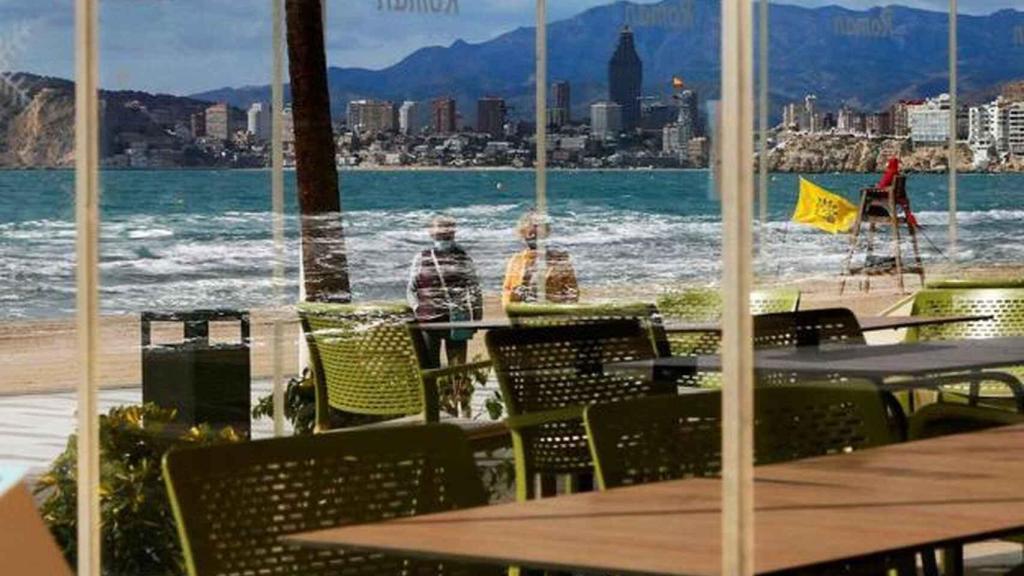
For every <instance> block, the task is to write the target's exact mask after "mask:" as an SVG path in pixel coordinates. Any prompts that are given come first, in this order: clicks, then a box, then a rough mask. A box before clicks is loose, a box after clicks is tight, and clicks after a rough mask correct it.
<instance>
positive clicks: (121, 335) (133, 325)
mask: <svg viewBox="0 0 1024 576" xmlns="http://www.w3.org/2000/svg"><path fill="white" fill-rule="evenodd" d="M952 275H954V274H953V273H952V271H950V270H935V271H932V274H931V276H930V277H932V278H938V277H943V276H952ZM956 275H957V276H959V277H984V278H993V277H1006V278H1010V277H1020V276H1021V275H1024V267H1020V266H1012V267H1011V266H1006V267H986V268H977V269H967V268H964V269H961V270H959V271H958V272H957V273H956ZM759 284H760V285H761V286H770V285H772V284H776V283H772V282H761V283H759ZM779 285H786V286H795V287H797V288H799V289H800V290H801V292H802V294H803V296H802V300H801V307H803V308H825V307H832V306H844V307H847V308H850V309H852V310H853V311H854V312H856V313H857V314H860V315H877V314H879V313H881V312H883V311H884V310H886V309H887V308H889V307H890V306H892V305H893V304H894V303H896V302H898V301H899V300H901V299H902V298H903V297H905V295H904V294H901V293H900V292H899V290H898V289H896V287H895V281H894V279H892V278H878V279H874V280H873V282H872V287H871V291H870V292H863V291H861V290H860V289H859V287H858V286H857V284H856V282H852V283H851V284H850V285H849V286H848V287H847V290H846V293H845V294H844V295H843V296H842V297H840V295H839V280H838V278H835V277H832V278H812V279H805V280H801V281H787V282H784V283H781V284H779ZM906 285H907V290H908V292H912V291H914V290H916V289H917V288H918V280H917V278H916V277H911V276H907V277H906ZM666 289H667V288H666V287H665V286H653V285H651V286H644V287H639V288H635V287H630V288H627V287H622V288H601V289H600V290H587V289H586V287H584V292H583V298H584V300H585V301H607V300H621V301H651V302H653V301H654V299H655V298H656V296H657V294H658V293H659V292H662V291H664V290H666ZM502 316H503V313H502V311H501V306H500V302H499V297H498V295H497V294H489V295H487V297H486V307H485V317H487V318H500V317H502ZM275 321H280V322H281V324H282V328H283V330H282V333H283V338H282V339H281V342H280V346H281V347H282V348H281V355H282V356H281V357H282V358H283V360H284V373H285V375H286V376H293V375H295V374H296V373H297V372H298V342H299V324H298V320H297V318H296V317H295V315H294V312H293V311H291V310H287V309H258V310H253V311H252V313H251V331H252V356H251V358H252V374H253V377H254V378H268V377H270V376H271V375H272V374H273V365H272V358H273V351H274V346H275V343H274V338H273V335H274V322H275ZM100 334H101V338H102V351H101V355H100V377H101V382H102V385H103V386H104V387H128V386H138V385H139V384H140V382H141V380H142V377H141V352H140V328H139V317H138V316H137V315H115V316H105V317H103V319H102V324H101V330H100ZM180 338H181V327H180V325H177V326H175V325H162V326H155V327H154V336H153V341H154V343H166V342H174V341H176V340H178V339H180ZM238 338H239V334H238V328H237V325H224V326H220V325H217V324H215V325H213V327H212V328H211V339H212V340H213V341H215V342H217V341H224V342H231V341H237V340H238ZM76 345H77V344H76V338H75V324H74V319H73V318H66V319H53V320H26V321H10V322H3V323H0V358H2V360H0V367H2V372H0V374H2V376H0V394H25V393H38V392H55V391H68V390H73V389H74V388H75V386H76V382H77V378H78V375H77V367H76V362H75V357H76ZM470 353H471V355H475V354H481V355H483V354H484V353H485V350H484V347H483V339H482V338H481V337H480V336H479V335H478V337H477V338H475V339H474V340H473V342H472V344H471V352H470Z"/></svg>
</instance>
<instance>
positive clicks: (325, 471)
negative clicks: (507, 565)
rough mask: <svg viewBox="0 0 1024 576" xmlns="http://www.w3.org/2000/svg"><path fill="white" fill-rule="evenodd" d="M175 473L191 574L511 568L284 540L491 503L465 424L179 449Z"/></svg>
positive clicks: (335, 574) (172, 482) (174, 495)
mask: <svg viewBox="0 0 1024 576" xmlns="http://www.w3.org/2000/svg"><path fill="white" fill-rule="evenodd" d="M163 470H164V479H165V481H166V484H167V491H168V494H169V495H170V501H171V507H172V509H173V511H174V518H175V520H176V521H177V524H178V534H179V536H180V538H181V543H182V548H183V551H184V556H185V563H186V566H187V570H188V574H189V576H229V575H236V574H302V575H303V576H327V575H330V576H339V575H342V574H437V575H439V576H440V575H442V574H443V575H448V574H453V573H458V574H466V575H467V576H469V575H475V574H494V575H497V574H501V573H503V571H501V570H495V569H492V568H485V567H481V566H464V565H463V566H459V565H453V564H451V563H438V562H428V561H423V560H413V559H408V558H401V557H396V556H391V555H383V554H378V553H370V552H360V551H354V550H353V551H338V550H328V549H314V548H306V547H301V546H297V545H294V544H289V543H286V542H283V541H282V540H281V538H283V537H285V536H289V535H292V534H296V533H300V532H305V531H310V530H323V529H327V528H334V527H339V526H346V525H350V524H360V523H366V522H376V521H381V520H387V519H391V518H399V517H407V516H416V515H420V514H428V513H432V512H443V511H448V510H456V509H463V508H470V507H475V506H482V505H485V504H486V503H487V494H486V492H485V490H484V487H483V485H482V483H481V481H480V478H479V477H478V476H477V470H476V467H475V463H474V461H473V456H472V454H471V452H470V449H469V447H468V445H467V442H466V438H465V436H464V435H463V434H462V433H461V432H460V431H459V429H458V428H456V427H454V426H449V425H446V424H428V425H425V426H417V427H415V428H412V427H402V428H382V429H377V430H351V431H342V432H336V433H331V434H319V435H311V436H293V437H289V438H275V439H270V440H257V441H254V442H245V443H241V444H223V445H217V446H209V447H200V448H187V449H181V450H172V451H170V452H168V453H167V455H166V456H165V457H164V462H163Z"/></svg>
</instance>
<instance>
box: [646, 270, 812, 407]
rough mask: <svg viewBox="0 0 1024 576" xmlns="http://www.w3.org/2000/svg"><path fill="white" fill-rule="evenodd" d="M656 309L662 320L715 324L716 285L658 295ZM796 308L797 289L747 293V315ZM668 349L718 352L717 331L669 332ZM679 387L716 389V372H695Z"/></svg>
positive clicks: (717, 312) (718, 313)
mask: <svg viewBox="0 0 1024 576" xmlns="http://www.w3.org/2000/svg"><path fill="white" fill-rule="evenodd" d="M656 304H657V308H658V310H659V311H660V312H661V315H662V317H663V318H664V319H665V320H666V321H669V320H671V321H675V322H681V323H689V324H717V323H718V322H720V321H721V319H722V294H721V291H720V290H719V289H718V288H693V289H688V290H681V291H674V292H668V293H665V294H662V295H661V296H659V297H658V299H657V301H656ZM799 307H800V291H799V290H796V289H792V288H779V289H772V290H756V291H754V292H751V293H750V313H751V314H755V315H758V314H771V313H781V312H796V311H797V309H798V308H799ZM668 343H669V352H670V353H671V354H672V355H673V356H700V355H705V354H718V352H719V350H720V349H721V344H722V339H721V334H720V333H719V332H718V331H717V330H715V331H711V332H670V333H669V334H668ZM680 384H681V385H683V386H698V387H709V388H717V387H718V386H720V385H721V378H720V377H719V375H718V374H710V373H699V374H695V375H694V376H691V377H689V378H687V379H685V381H683V382H680Z"/></svg>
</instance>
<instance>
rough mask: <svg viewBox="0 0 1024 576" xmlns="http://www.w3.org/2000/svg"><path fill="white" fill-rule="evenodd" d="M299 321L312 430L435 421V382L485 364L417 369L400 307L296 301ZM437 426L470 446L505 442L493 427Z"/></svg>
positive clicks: (500, 429) (413, 337)
mask: <svg viewBox="0 0 1024 576" xmlns="http://www.w3.org/2000/svg"><path fill="white" fill-rule="evenodd" d="M299 317H300V319H301V321H302V328H303V332H304V333H305V335H306V341H307V343H308V344H309V352H310V364H311V365H312V369H313V379H314V385H315V390H316V415H317V431H320V432H323V431H327V430H330V429H332V428H337V427H339V425H340V426H345V425H353V424H358V425H368V424H377V423H382V422H387V421H392V423H394V424H409V423H415V422H423V421H426V422H438V421H440V420H441V419H442V416H441V413H440V408H439V400H438V387H437V380H438V379H439V378H443V377H451V376H452V375H456V374H465V373H466V372H467V371H470V370H474V369H479V368H481V367H483V366H487V365H489V363H488V362H477V363H471V364H466V365H462V366H452V367H448V368H436V369H433V368H431V369H428V368H423V366H424V365H425V364H424V362H423V359H424V358H425V357H426V353H425V351H424V350H423V343H422V339H421V338H419V337H418V333H417V331H416V330H415V328H414V326H412V324H411V323H412V321H413V316H412V312H411V310H410V309H409V308H408V307H407V306H405V305H376V306H358V305H350V304H314V303H304V304H300V305H299ZM340 415H347V421H344V420H343V419H342V418H339V416H340ZM352 415H355V417H353V416H352ZM445 421H446V422H450V423H452V424H456V425H458V426H459V427H461V428H463V429H464V431H465V432H466V433H467V434H468V435H469V436H470V438H471V440H472V441H473V443H474V445H477V444H486V443H489V442H491V441H494V442H496V443H498V444H500V443H501V441H502V439H503V438H507V430H506V429H505V427H504V424H503V423H500V422H488V421H477V420H468V419H462V418H447V415H445Z"/></svg>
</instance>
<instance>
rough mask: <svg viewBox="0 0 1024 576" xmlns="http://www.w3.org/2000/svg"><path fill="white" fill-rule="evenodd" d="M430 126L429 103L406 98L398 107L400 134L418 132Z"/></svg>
mask: <svg viewBox="0 0 1024 576" xmlns="http://www.w3.org/2000/svg"><path fill="white" fill-rule="evenodd" d="M428 126H430V105H429V104H427V103H424V102H415V101H412V100H406V101H405V102H402V106H401V107H400V108H399V109H398V127H399V130H400V131H401V132H402V134H419V133H420V132H422V131H423V130H424V129H425V128H426V127H428Z"/></svg>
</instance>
